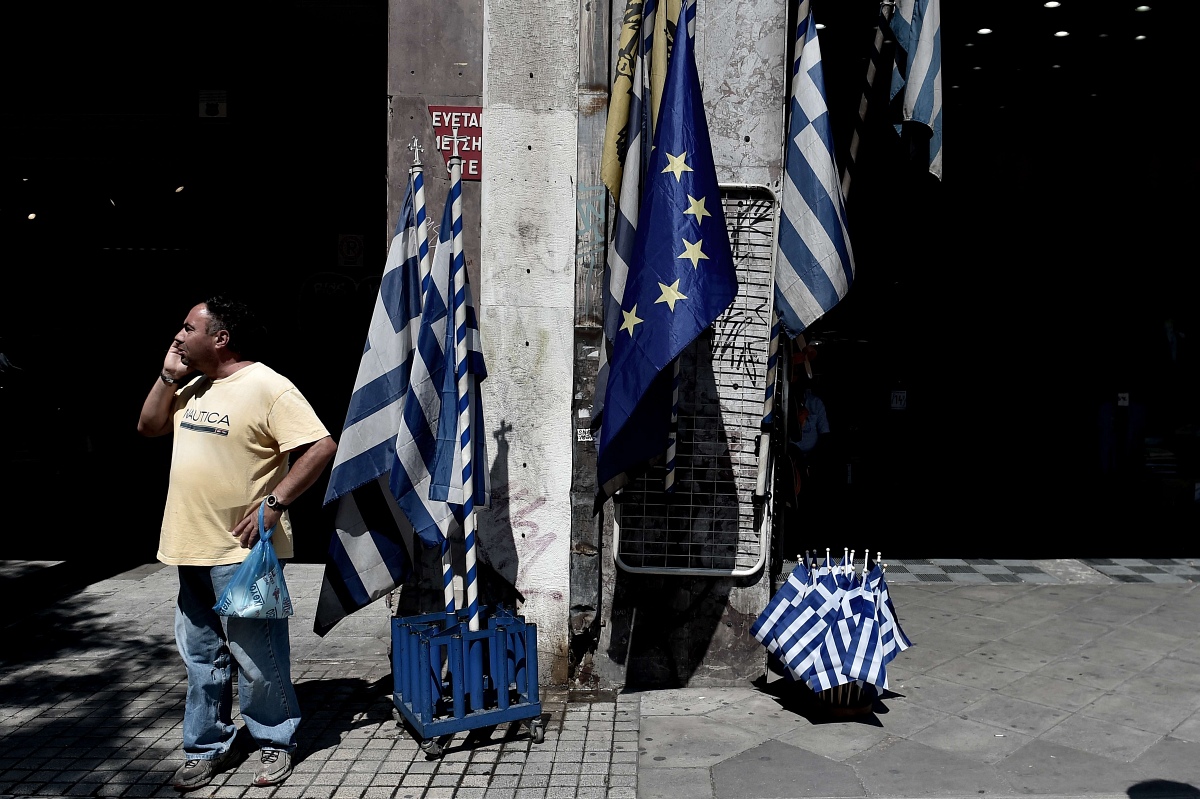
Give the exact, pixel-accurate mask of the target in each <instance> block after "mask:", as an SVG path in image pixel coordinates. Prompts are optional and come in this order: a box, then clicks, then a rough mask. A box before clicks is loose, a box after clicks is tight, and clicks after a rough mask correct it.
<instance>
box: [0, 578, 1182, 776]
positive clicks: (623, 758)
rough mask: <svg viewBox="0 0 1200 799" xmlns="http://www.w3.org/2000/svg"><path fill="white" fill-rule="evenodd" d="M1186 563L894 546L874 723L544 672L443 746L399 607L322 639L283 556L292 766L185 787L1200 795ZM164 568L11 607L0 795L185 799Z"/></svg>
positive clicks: (767, 698)
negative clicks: (502, 712)
mask: <svg viewBox="0 0 1200 799" xmlns="http://www.w3.org/2000/svg"><path fill="white" fill-rule="evenodd" d="M1196 562H1197V561H1196V560H1188V559H1182V560H1180V559H1172V560H1169V561H1151V560H1145V561H1141V560H1118V559H1113V560H1101V559H1093V560H1090V561H1087V562H1082V561H1006V560H995V561H993V562H984V561H982V560H980V561H966V560H962V561H958V560H950V559H939V560H933V559H931V560H929V562H928V563H918V562H916V561H896V562H893V563H891V564H890V567H889V580H890V582H892V583H893V591H892V595H893V599H894V600H895V601H896V605H897V609H898V612H899V615H900V618H901V620H902V621H903V624H904V627H905V630H906V632H907V633H908V634H909V636H910V637H911V638H912V639H913V641H914V643H915V646H914V647H913V648H912V649H910V650H908V651H907V652H904V653H902V654H901V655H900V657H899V658H898V659H897V660H896V661H895V662H894V663H893V664H891V665H890V666H889V674H890V676H891V679H892V683H893V684H892V690H891V691H890V692H888V693H887V694H885V696H884V697H883V699H882V700H881V701H880V702H878V703H876V706H875V707H874V708H873V712H872V714H871V715H870V716H869V717H864V718H862V719H851V720H847V721H844V722H843V723H830V719H823V718H820V717H818V716H813V715H812V714H811V713H810V712H809V711H808V710H807V709H806V708H805V706H804V705H803V704H798V703H797V701H796V700H797V697H796V696H795V691H794V690H789V689H788V686H786V685H781V684H780V682H779V681H777V680H776V681H770V680H768V681H765V682H763V683H762V684H758V683H756V684H755V685H744V686H738V687H726V688H719V687H718V688H699V687H697V688H688V689H680V690H677V691H649V692H643V693H621V694H616V693H611V692H610V693H605V692H595V693H593V694H586V695H585V694H581V693H574V692H571V693H568V692H565V691H561V690H559V691H555V690H549V689H543V692H542V697H541V699H542V704H543V708H542V709H543V711H544V712H543V718H544V719H545V720H546V735H545V740H544V742H543V743H541V744H534V743H532V741H531V739H530V736H529V734H528V732H527V730H526V729H525V728H524V727H523V726H521V727H519V728H517V729H509V727H508V725H500V726H498V727H497V728H496V729H495V730H490V731H486V732H487V733H488V737H487V739H486V740H483V739H482V734H483V733H484V732H485V731H482V730H481V731H477V732H479V733H480V737H477V738H472V737H471V736H468V735H461V734H460V735H457V736H454V737H452V738H451V739H448V740H444V741H443V743H444V747H445V749H444V754H443V756H442V757H441V758H440V759H432V760H431V759H428V758H427V757H426V756H425V755H424V753H423V752H421V750H420V748H419V746H418V744H417V741H416V739H415V738H414V737H413V736H412V735H411V734H409V732H408V731H407V730H406V729H404V728H402V727H400V726H398V725H397V723H396V721H395V720H394V718H393V711H392V700H391V685H390V682H391V678H390V672H389V669H388V665H387V660H388V659H387V651H386V649H387V641H386V640H385V638H384V637H383V636H384V635H386V633H385V632H384V631H386V630H387V629H388V624H387V613H388V611H387V609H386V607H384V606H383V604H382V603H379V604H378V606H372V607H371V608H368V609H364V610H363V611H360V612H359V613H358V614H355V615H354V616H353V617H351V618H349V619H347V620H345V621H344V622H342V623H341V624H339V625H338V627H337V628H335V633H336V634H335V633H331V634H330V635H328V636H326V637H325V638H323V639H321V638H317V637H316V636H315V635H313V634H312V633H311V625H312V619H311V616H307V617H306V616H305V615H304V613H305V612H306V611H305V609H306V608H307V609H311V608H312V607H314V606H315V601H316V595H317V590H318V586H319V581H320V571H321V570H320V567H317V566H304V565H295V566H289V567H288V569H289V570H288V582H289V587H290V589H291V591H292V595H293V598H294V599H295V600H296V604H297V607H298V608H299V609H300V611H299V613H300V615H298V616H297V617H296V618H295V619H294V623H293V625H292V646H293V662H294V664H295V668H294V673H295V678H296V683H297V690H298V693H299V694H300V699H301V704H302V707H303V708H304V710H305V721H304V723H303V725H302V727H301V731H300V735H299V738H300V741H301V748H300V750H299V752H298V753H297V765H296V770H295V773H294V774H293V775H292V776H291V778H289V779H288V781H287V782H286V783H285V784H284V785H282V786H279V787H277V788H273V789H256V788H251V787H249V785H248V783H249V779H250V772H251V769H252V765H253V760H248V761H247V762H245V763H243V764H242V765H241V766H240V767H239V768H237V769H235V770H233V771H231V772H228V773H226V774H224V775H222V776H221V777H219V778H218V779H217V780H215V781H214V782H213V783H212V784H211V785H210V786H207V787H206V788H204V789H201V790H199V791H197V792H195V793H194V794H190V795H189V796H197V797H244V796H245V797H298V798H299V797H305V798H306V797H314V799H317V798H319V799H330V798H331V797H332V798H336V799H342V798H343V797H345V798H346V799H363V798H364V797H388V799H392V798H393V797H394V798H395V799H449V798H450V797H462V799H493V798H494V797H503V799H567V798H568V797H586V798H588V799H658V797H664V796H665V797H676V796H684V797H688V799H782V798H783V797H793V796H808V797H835V796H837V797H845V796H854V797H860V796H861V797H870V798H871V799H876V797H878V799H885V797H933V796H939V797H961V796H967V795H979V793H980V792H981V791H983V792H986V794H987V795H988V796H991V797H993V799H996V797H1017V796H1036V797H1041V799H1049V798H1050V797H1064V796H1071V797H1085V796H1086V797H1090V798H1092V799H1095V798H1096V797H1104V799H1118V797H1125V799H1129V798H1130V797H1141V796H1154V797H1156V798H1158V799H1164V798H1165V797H1177V798H1178V799H1197V797H1200V766H1197V765H1196V764H1197V763H1200V690H1198V689H1200V588H1198V587H1197V586H1196V582H1198V581H1197V580H1196V573H1195V572H1196V569H1195V566H1194V565H1193V564H1194V563H1196ZM897 566H900V567H903V569H904V571H900V570H899V569H897ZM1019 566H1027V567H1032V568H1035V569H1036V571H1023V570H1020V569H1014V568H1013V567H1019ZM954 567H958V568H954ZM963 567H971V569H970V570H965V569H964V568H963ZM1151 567H1153V568H1155V569H1158V571H1149V569H1150V568H1151ZM999 569H1003V571H1000V570H999ZM21 571H22V568H17V567H14V569H10V570H9V572H10V573H20V572H21ZM922 575H924V576H925V577H926V578H928V577H930V576H935V577H936V576H944V577H945V578H947V579H946V580H944V581H939V580H929V579H922V578H921V577H922ZM989 575H991V576H989ZM996 575H1002V576H1005V575H1015V576H1017V577H1018V579H1019V580H1020V582H1016V583H1014V582H1011V581H1008V580H1002V581H997V580H994V579H993V577H994V576H996ZM1138 578H1144V579H1138ZM174 579H175V578H174V572H173V570H170V569H159V568H157V567H156V566H154V565H150V566H146V567H141V568H139V569H136V570H134V571H131V572H129V573H126V574H122V575H117V576H116V577H113V578H110V579H106V580H102V581H99V582H96V583H94V584H92V585H89V586H87V587H86V588H84V589H82V590H80V591H78V592H73V593H71V594H70V595H69V596H67V597H65V598H62V599H60V600H58V601H56V602H55V603H53V604H51V605H49V606H46V607H43V608H22V607H21V606H20V604H19V603H14V602H10V603H9V604H8V607H7V610H6V616H5V619H6V621H5V622H4V623H3V626H2V627H0V797H7V796H114V797H116V796H120V797H143V796H176V793H175V792H174V791H173V790H172V789H170V788H169V787H167V786H166V782H167V780H168V779H169V777H170V774H171V772H172V771H173V770H174V769H175V768H176V766H177V765H178V764H179V751H178V747H179V739H180V729H179V728H180V722H181V718H182V714H183V696H184V681H183V679H182V674H181V669H180V667H179V664H178V655H177V653H176V652H175V649H174V643H173V635H172V631H171V616H172V613H173V604H174V588H175V585H174ZM307 612H309V613H311V610H309V611H307ZM251 757H252V758H253V755H251Z"/></svg>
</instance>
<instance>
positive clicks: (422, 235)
mask: <svg viewBox="0 0 1200 799" xmlns="http://www.w3.org/2000/svg"><path fill="white" fill-rule="evenodd" d="M408 149H410V150H412V154H413V165H412V168H411V169H409V170H408V171H409V174H410V175H411V176H412V181H413V195H414V198H415V203H414V205H415V206H416V212H417V242H418V246H419V247H420V250H421V253H420V254H421V308H422V309H424V307H425V292H426V291H428V290H429V284H430V283H431V282H432V281H431V280H430V279H429V273H430V272H431V271H432V265H431V263H430V258H429V217H428V215H427V214H426V213H425V167H423V166H422V165H421V150H422V148H421V145H420V143H419V142H418V141H417V137H416V136H413V139H412V143H411V144H409V145H408ZM442 595H443V596H444V597H445V605H446V612H447V613H454V611H455V609H456V604H455V601H454V560H453V556H452V555H451V552H450V547H449V546H446V547H445V549H444V550H443V551H442Z"/></svg>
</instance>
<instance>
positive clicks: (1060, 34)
mask: <svg viewBox="0 0 1200 799" xmlns="http://www.w3.org/2000/svg"><path fill="white" fill-rule="evenodd" d="M1054 35H1055V36H1057V37H1058V38H1060V39H1061V38H1062V37H1064V36H1070V35H1071V34H1069V33H1067V32H1066V31H1056V32H1055V34H1054Z"/></svg>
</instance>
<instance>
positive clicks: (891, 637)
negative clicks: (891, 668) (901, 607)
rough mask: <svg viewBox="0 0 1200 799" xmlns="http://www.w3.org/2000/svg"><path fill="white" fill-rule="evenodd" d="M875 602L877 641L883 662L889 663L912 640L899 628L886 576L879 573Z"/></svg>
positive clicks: (907, 646) (908, 645) (898, 618)
mask: <svg viewBox="0 0 1200 799" xmlns="http://www.w3.org/2000/svg"><path fill="white" fill-rule="evenodd" d="M875 604H876V605H877V606H878V608H879V642H880V647H881V648H882V649H883V662H884V663H885V664H887V663H891V662H892V661H893V660H895V658H896V655H898V654H900V653H901V652H903V651H904V650H905V649H908V648H909V647H910V646H912V641H910V640H908V636H907V635H905V634H904V630H902V629H900V617H899V616H898V615H896V607H895V606H894V605H893V604H892V595H891V593H890V592H889V591H888V584H887V578H886V577H884V576H883V575H882V574H880V575H879V593H878V594H877V595H876V599H875Z"/></svg>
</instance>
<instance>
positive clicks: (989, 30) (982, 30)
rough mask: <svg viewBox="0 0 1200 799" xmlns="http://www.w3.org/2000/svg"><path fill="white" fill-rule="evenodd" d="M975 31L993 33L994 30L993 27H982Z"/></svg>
mask: <svg viewBox="0 0 1200 799" xmlns="http://www.w3.org/2000/svg"><path fill="white" fill-rule="evenodd" d="M975 32H976V33H983V34H988V33H991V32H992V29H991V28H980V29H979V30H977V31H975Z"/></svg>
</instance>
